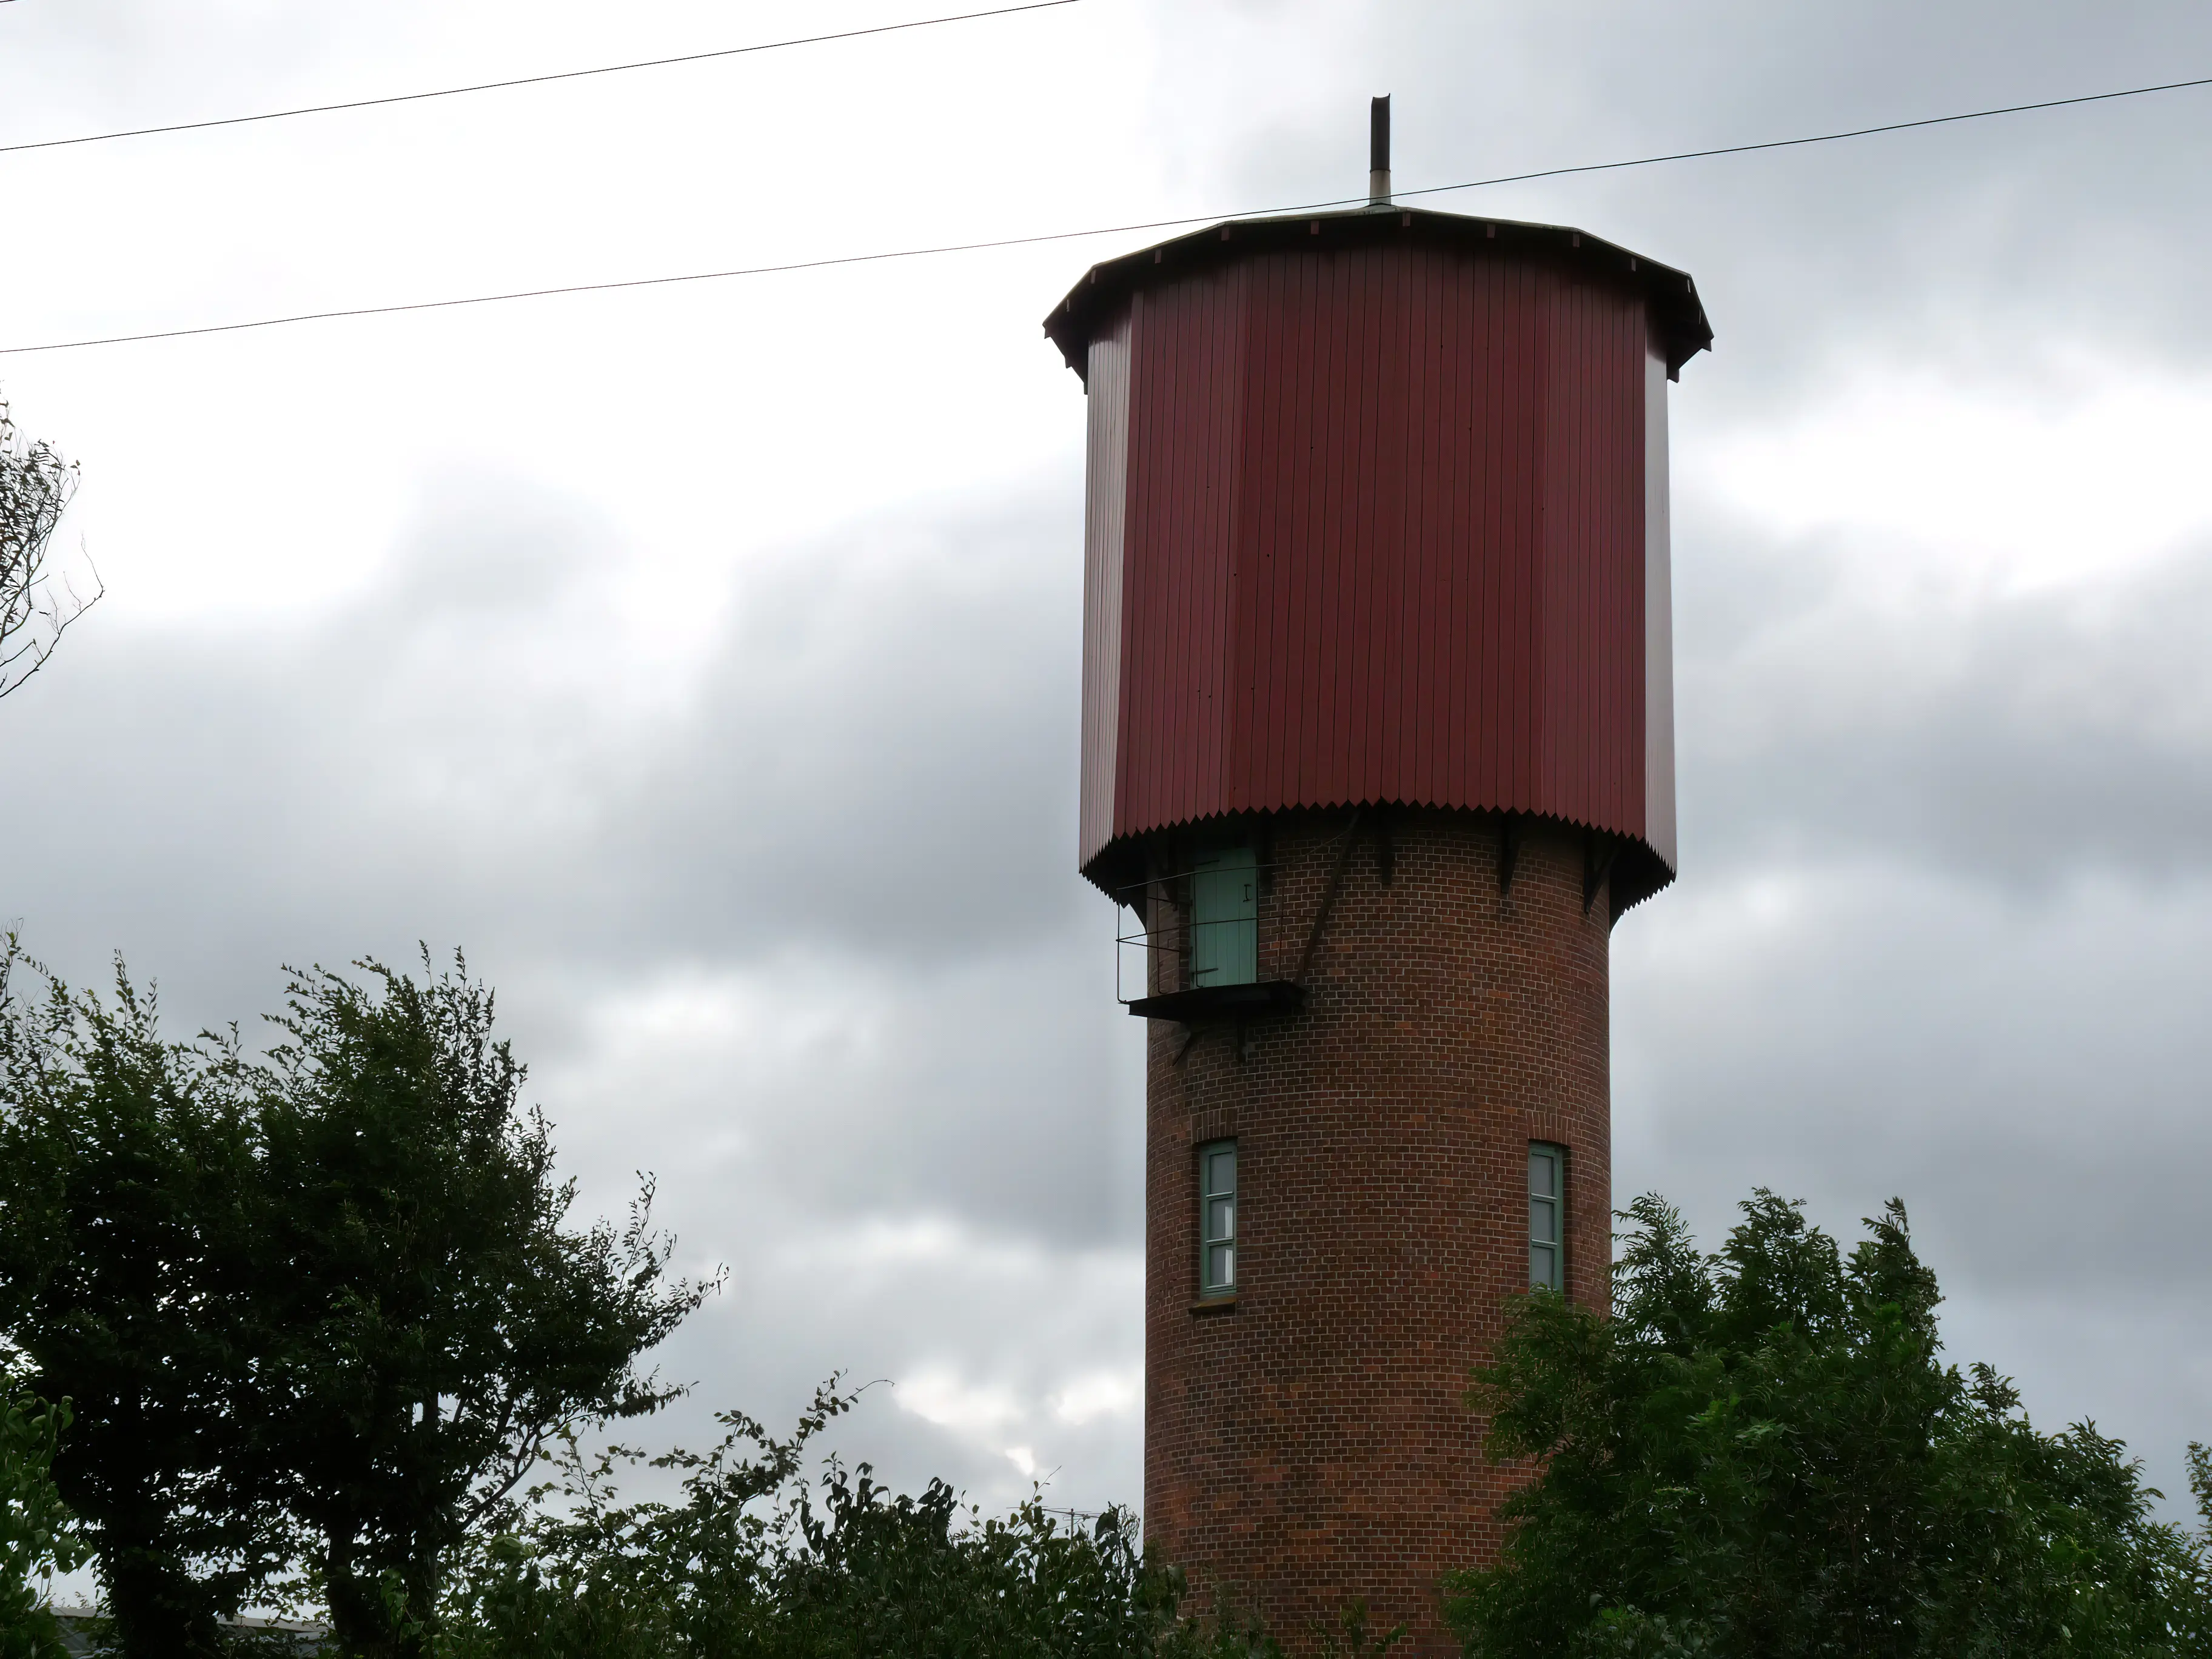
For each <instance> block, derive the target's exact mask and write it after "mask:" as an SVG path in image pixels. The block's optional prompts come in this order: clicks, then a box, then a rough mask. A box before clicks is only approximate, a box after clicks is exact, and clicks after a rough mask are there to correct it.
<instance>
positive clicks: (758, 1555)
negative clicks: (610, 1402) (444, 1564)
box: [440, 1379, 1279, 1659]
mask: <svg viewBox="0 0 2212 1659" xmlns="http://www.w3.org/2000/svg"><path fill="white" fill-rule="evenodd" d="M853 1402H854V1396H853V1395H846V1394H841V1393H839V1392H838V1391H837V1389H836V1384H835V1380H834V1379H833V1380H832V1383H830V1384H829V1385H825V1387H824V1388H823V1389H821V1390H820V1391H819V1392H818V1393H817V1395H816V1396H815V1399H814V1401H813V1404H812V1406H811V1408H810V1410H809V1411H808V1412H807V1413H806V1414H805V1416H804V1417H803V1418H802V1419H801V1420H800V1423H799V1426H798V1428H797V1430H796V1431H794V1432H793V1434H792V1435H791V1436H790V1437H787V1438H782V1439H778V1438H775V1437H771V1436H770V1435H769V1434H768V1433H767V1432H766V1431H764V1430H763V1428H762V1427H761V1425H759V1424H757V1423H756V1422H754V1421H753V1420H752V1419H750V1418H748V1417H746V1416H744V1414H743V1413H738V1412H727V1413H722V1414H721V1418H720V1421H721V1422H722V1424H723V1425H724V1426H725V1428H726V1431H727V1432H726V1435H725V1437H724V1438H723V1439H722V1441H721V1442H720V1443H719V1444H718V1445H717V1446H715V1447H714V1449H712V1450H711V1451H708V1452H705V1453H693V1452H685V1451H675V1452H671V1453H668V1454H665V1455H662V1456H659V1457H655V1458H652V1459H650V1460H646V1459H644V1458H643V1457H642V1456H641V1454H639V1453H637V1452H635V1451H633V1450H629V1449H623V1448H614V1449H609V1450H607V1451H605V1452H603V1453H599V1454H597V1455H586V1454H585V1453H584V1452H583V1451H582V1450H581V1449H580V1447H579V1446H578V1445H577V1444H576V1443H575V1442H574V1441H573V1440H571V1441H569V1442H568V1443H566V1444H565V1445H564V1446H563V1447H562V1449H560V1451H559V1452H558V1454H557V1455H556V1459H555V1468H556V1478H555V1479H554V1480H552V1481H550V1482H549V1483H548V1484H547V1485H546V1486H541V1487H539V1488H538V1489H536V1490H535V1491H533V1492H532V1493H530V1494H529V1495H528V1497H527V1498H526V1499H525V1500H524V1501H523V1502H521V1503H520V1504H517V1505H516V1506H515V1507H514V1509H513V1510H512V1511H511V1512H510V1513H509V1515H508V1516H507V1517H506V1519H507V1527H506V1528H505V1529H504V1530H502V1531H501V1533H500V1534H499V1535H497V1536H496V1537H495V1538H493V1539H491V1540H490V1541H489V1542H487V1543H485V1544H483V1546H482V1547H480V1548H479V1549H478V1550H477V1553H476V1555H475V1556H474V1558H473V1559H472V1560H471V1562H470V1564H469V1565H468V1568H467V1570H466V1571H465V1572H464V1573H463V1574H462V1575H461V1577H460V1582H459V1585H458V1587H457V1589H456V1592H455V1594H454V1595H453V1600H452V1602H451V1604H450V1606H449V1607H448V1608H447V1617H446V1621H445V1623H446V1635H445V1637H444V1638H443V1644H442V1646H441V1649H440V1652H441V1656H442V1659H647V1656H651V1659H863V1656H871V1659H872V1656H877V1655H883V1654H898V1655H900V1656H902V1659H968V1656H974V1655H978V1654H989V1655H992V1656H994V1659H1139V1656H1142V1659H1258V1656H1263V1655H1272V1654H1277V1653H1279V1649H1277V1648H1276V1647H1275V1645H1274V1644H1273V1643H1271V1642H1269V1641H1267V1639H1266V1638H1263V1637H1261V1636H1260V1635H1259V1634H1258V1633H1257V1632H1254V1631H1251V1630H1249V1628H1246V1627H1245V1626H1243V1625H1242V1624H1241V1623H1240V1622H1239V1621H1237V1620H1235V1619H1234V1618H1233V1617H1227V1618H1224V1617H1215V1618H1210V1619H1206V1620H1199V1619H1194V1618H1189V1617H1186V1616H1183V1614H1182V1610H1181V1604H1182V1599H1183V1586H1182V1578H1181V1576H1180V1575H1179V1574H1178V1573H1176V1571H1174V1570H1173V1569H1172V1568H1170V1567H1169V1566H1167V1565H1164V1563H1162V1562H1160V1561H1159V1560H1158V1558H1157V1556H1155V1555H1154V1554H1152V1553H1150V1552H1147V1551H1145V1550H1143V1549H1141V1548H1140V1547H1139V1544H1138V1541H1137V1533H1136V1526H1135V1522H1134V1518H1133V1516H1129V1515H1127V1514H1126V1513H1125V1512H1123V1511H1121V1510H1108V1511H1107V1512H1106V1513H1104V1514H1103V1515H1101V1516H1097V1519H1096V1521H1095V1522H1093V1523H1092V1524H1091V1525H1090V1526H1089V1527H1087V1528H1085V1527H1080V1526H1076V1525H1073V1524H1070V1525H1068V1526H1066V1527H1063V1526H1062V1524H1061V1523H1060V1520H1059V1519H1058V1517H1056V1516H1053V1515H1052V1514H1050V1513H1048V1511H1047V1510H1045V1509H1044V1508H1043V1506H1042V1504H1041V1503H1040V1502H1038V1501H1036V1500H1035V1499H1032V1500H1031V1501H1030V1503H1028V1504H1024V1505H1023V1506H1022V1507H1021V1508H1019V1509H1018V1510H1016V1511H1015V1512H1014V1513H1013V1514H1012V1515H1011V1516H1007V1517H1006V1518H1004V1519H999V1518H986V1517H984V1516H981V1515H980V1514H979V1513H978V1512H977V1511H976V1510H975V1509H973V1508H970V1507H963V1505H962V1504H961V1503H960V1502H959V1500H958V1498H957V1496H956V1495H955V1494H954V1493H953V1492H952V1491H951V1488H950V1487H948V1486H945V1484H944V1483H942V1482H941V1481H933V1482H932V1483H931V1484H930V1486H929V1487H928V1489H927V1491H925V1492H923V1493H922V1494H921V1496H920V1497H918V1498H917V1497H911V1496H901V1495H896V1494H894V1493H892V1492H890V1491H888V1490H887V1489H886V1488H884V1486H881V1485H879V1484H878V1483H877V1482H876V1480H874V1479H873V1478H872V1474H871V1472H870V1471H869V1469H868V1468H866V1466H865V1465H863V1466H862V1467H860V1468H858V1469H848V1468H845V1467H844V1466H843V1465H842V1463H840V1462H837V1461H836V1459H834V1458H831V1459H829V1460H826V1461H825V1462H824V1463H823V1466H822V1468H821V1472H820V1474H819V1476H818V1479H813V1480H810V1478H809V1474H808V1459H807V1445H808V1443H809V1442H810V1441H811V1439H813V1437H815V1436H816V1435H817V1434H818V1433H819V1432H820V1431H822V1429H823V1427H824V1426H825V1425H827V1424H828V1422H829V1419H832V1418H833V1417H836V1416H838V1415H840V1414H841V1413H843V1412H845V1411H847V1410H848V1409H849V1408H850V1407H851V1406H852V1404H853ZM641 1462H647V1463H648V1464H649V1467H651V1468H656V1469H661V1470H665V1471H670V1472H672V1473H675V1474H678V1475H679V1476H680V1486H681V1496H680V1497H678V1498H674V1499H672V1500H670V1501H645V1502H638V1503H629V1504H624V1503H622V1502H619V1501H618V1500H617V1480H618V1477H619V1476H620V1475H621V1474H622V1473H623V1471H624V1470H625V1469H626V1468H631V1467H634V1466H635V1465H637V1464H639V1463H641Z"/></svg>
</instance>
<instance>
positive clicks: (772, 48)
mask: <svg viewBox="0 0 2212 1659" xmlns="http://www.w3.org/2000/svg"><path fill="white" fill-rule="evenodd" d="M1080 3H1081V0H1028V3H1025V4H1023V5H1018V6H1000V7H997V8H995V9H992V10H990V11H963V12H957V13H954V14H953V15H950V16H946V17H917V18H915V19H913V20H912V21H908V22H904V23H878V24H877V25H876V26H875V27H872V28H865V29H841V30H839V31H838V32H837V33H835V34H805V35H800V36H798V37H797V38H795V39H793V40H763V41H762V42H760V43H759V44H758V45H757V46H723V47H720V48H719V49H718V50H716V51H714V52H685V53H684V54H683V55H682V56H681V57H678V58H640V59H638V60H637V61H636V62H635V63H630V64H600V65H599V67H598V68H596V69H580V70H556V71H554V72H553V73H552V74H550V75H520V76H515V77H514V78H513V79H512V80H507V81H480V82H476V83H475V84H473V85H471V86H465V87H440V88H436V89H435V90H433V91H430V92H395V93H392V94H387V95H386V96H384V97H381V98H354V99H349V100H346V101H345V102H343V103H338V104H303V105H301V106H300V107H299V108H297V109H272V110H264V111H263V112H261V113H260V114H258V115H223V116H217V117H216V118H213V119H211V120H206V121H175V122H172V123H170V124H169V125H167V126H159V127H127V128H125V129H123V130H121V131H116V132H88V133H84V134H82V135H81V136H80V137H75V138H35V139H31V140H28V141H27V142H25V143H15V144H0V155H14V154H15V153H17V152H18V151H21V150H31V149H67V148H68V147H70V145H73V144H104V143H107V142H108V140H110V139H112V138H150V137H155V135H157V134H160V133H165V132H202V131H206V130H207V129H208V128H210V127H242V126H248V125H252V123H254V122H257V121H285V120H289V119H290V118H292V117H293V116H295V115H329V114H331V113H333V112H337V111H339V110H349V109H374V108H377V107H378V106H380V105H385V104H416V103H421V102H422V100H425V99H429V98H459V97H460V96H462V95H463V94H466V93H471V92H503V91H505V90H507V88H510V87H538V86H544V84H546V83H547V82H551V81H581V80H585V79H587V78H588V77H590V76H595V75H622V74H624V73H626V72H628V71H629V70H644V69H666V68H668V67H669V66H670V65H671V64H703V63H705V62H707V61H708V59H709V58H743V57H745V56H747V55H748V54H750V53H752V52H780V51H781V50H782V49H783V48H784V47H786V46H821V45H823V44H824V43H825V42H828V41H831V40H859V39H860V38H861V37H862V36H863V35H869V34H897V33H902V32H904V31H906V30H908V29H927V28H934V27H937V26H938V25H939V24H940V23H972V22H975V21H977V20H978V19H981V18H985V17H1010V16H1012V15H1014V14H1015V13H1016V12H1024V11H1050V10H1052V9H1054V8H1055V7H1059V6H1073V5H1078V4H1080Z"/></svg>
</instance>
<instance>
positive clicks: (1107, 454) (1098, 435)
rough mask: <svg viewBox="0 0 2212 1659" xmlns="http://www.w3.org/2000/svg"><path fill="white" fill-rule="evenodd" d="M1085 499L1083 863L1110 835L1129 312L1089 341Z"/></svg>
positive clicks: (1117, 721) (1116, 748)
mask: <svg viewBox="0 0 2212 1659" xmlns="http://www.w3.org/2000/svg"><path fill="white" fill-rule="evenodd" d="M1085 385H1086V386H1089V387H1090V392H1091V406H1090V411H1089V412H1090V421H1089V426H1090V431H1089V434H1088V439H1087V441H1086V443H1085V452H1086V456H1085V489H1084V500H1083V776H1082V787H1081V795H1080V805H1079V808H1078V813H1077V818H1078V824H1079V832H1078V833H1079V842H1080V843H1081V850H1082V858H1083V862H1084V863H1085V864H1088V863H1090V862H1091V860H1092V859H1094V858H1097V856H1098V854H1100V853H1101V852H1103V850H1104V849H1105V847H1106V843H1107V842H1109V841H1111V840H1112V839H1113V836H1114V798H1115V758H1116V757H1117V756H1118V755H1119V754H1120V752H1121V749H1120V738H1121V550H1122V532H1123V520H1124V512H1123V509H1124V507H1125V506H1126V505H1127V496H1128V477H1129V317H1128V313H1127V312H1124V313H1122V314H1121V317H1120V319H1117V320H1116V321H1115V324H1114V325H1113V326H1112V327H1110V328H1108V329H1105V330H1103V331H1100V332H1099V333H1098V334H1097V336H1096V337H1093V338H1092V340H1091V353H1090V362H1089V373H1088V374H1086V375H1085Z"/></svg>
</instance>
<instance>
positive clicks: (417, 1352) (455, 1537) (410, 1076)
mask: <svg viewBox="0 0 2212 1659" xmlns="http://www.w3.org/2000/svg"><path fill="white" fill-rule="evenodd" d="M363 968H364V970H365V973H366V980H365V981H364V982H359V983H357V982H356V981H351V980H349V979H347V978H345V977H343V975H337V974H333V973H328V972H324V971H321V970H317V971H315V972H313V973H309V974H295V975H294V980H293V983H292V985H291V987H290V989H289V999H288V1012H286V1013H285V1014H284V1015H283V1016H282V1017H281V1018H280V1019H279V1022H278V1023H279V1024H281V1025H282V1027H283V1030H284V1032H285V1034H286V1038H287V1040H286V1041H285V1042H283V1044H282V1045H280V1046H279V1047H278V1048H276V1049H274V1050H273V1051H272V1053H271V1054H270V1064H269V1069H268V1072H267V1073H266V1078H267V1083H268V1087H267V1089H266V1091H265V1093H264V1096H263V1097H262V1099H261V1102H260V1105H259V1117H258V1131H259V1136H260V1141H259V1146H260V1155H261V1169H260V1171H259V1174H258V1194H259V1196H258V1230H257V1238H256V1241H255V1249H256V1255H257V1260H258V1261H259V1262H261V1263H262V1264H264V1272H263V1273H261V1274H260V1275H259V1277H258V1280H257V1285H256V1303H257V1308H258V1325H259V1328H260V1329H261V1330H262V1331H263V1332H264V1346H263V1348H262V1351H261V1352H259V1353H258V1355H257V1356H256V1358H257V1367H256V1376H255V1386H256V1390H257V1401H258V1405H257V1412H256V1424H257V1427H256V1433H255V1438H254V1443H253V1446H252V1460H253V1467H254V1468H255V1471H256V1474H257V1478H258V1483H265V1487H266V1489H267V1490H269V1491H271V1492H281V1494H282V1498H283V1504H284V1505H285V1507H286V1509H287V1510H288V1511H289V1513H290V1515H291V1516H293V1517H294V1518H295V1520H296V1521H297V1522H299V1523H300V1524H301V1526H302V1527H304V1528H307V1530H308V1531H309V1532H310V1533H311V1534H313V1538H314V1540H315V1542H314V1545H313V1552H312V1556H311V1560H310V1568H311V1583H313V1586H314V1588H315V1589H318V1590H319V1593H320V1595H321V1597H322V1598H323V1600H324V1601H325V1603H326V1605H327V1607H328V1608H329V1613H330V1617H331V1623H332V1626H333V1627H334V1630H335V1632H336V1634H337V1644H338V1648H339V1650H340V1651H341V1652H342V1653H343V1654H346V1655H349V1656H351V1655H362V1656H372V1655H373V1656H379V1659H381V1656H387V1655H389V1656H400V1655H415V1654H421V1653H423V1652H426V1651H428V1644H429V1643H430V1640H431V1636H432V1632H434V1630H435V1626H436V1614H437V1607H438V1604H439V1601H440V1599H441V1590H442V1588H443V1577H444V1572H445V1570H446V1567H447V1564H448V1562H449V1561H450V1559H451V1558H452V1555H453V1552H454V1551H455V1549H456V1548H457V1547H459V1545H460V1544H461V1542H462V1541H463V1540H464V1538H465V1536H466V1534H468V1531H469V1529H470V1528H471V1527H472V1526H474V1525H476V1524H477V1523H478V1522H480V1521H481V1520H482V1519H483V1517H484V1516H488V1515H489V1514H491V1513H492V1512H493V1511H495V1510H496V1509H497V1508H498V1507H499V1505H500V1504H501V1501H502V1500H503V1499H505V1498H507V1494H508V1493H509V1492H512V1491H513V1488H514V1487H515V1486H516V1485H517V1484H518V1483H519V1482H520V1480H522V1479H523V1477H524V1476H525V1475H526V1473H527V1472H528V1471H529V1469H530V1468H532V1465H533V1464H534V1463H535V1462H537V1460H538V1455H539V1453H540V1451H541V1450H542V1449H544V1447H545V1446H546V1445H547V1444H548V1443H549V1442H550V1439H551V1437H554V1436H555V1435H556V1434H557V1433H559V1432H560V1431H562V1430H563V1429H564V1428H566V1427H568V1425H573V1424H577V1423H598V1422H604V1421H606V1420H608V1419H615V1418H626V1417H633V1416H635V1415H638V1414H640V1413H645V1412H649V1411H652V1410H653V1409H655V1408H656V1407H659V1406H660V1405H661V1404H662V1403H664V1402H665V1401H667V1400H668V1399H670V1398H671V1396H672V1395H674V1394H675V1393H677V1392H678V1390H676V1389H671V1388H669V1387H666V1386H664V1385H663V1384H661V1383H659V1381H658V1380H657V1378H656V1377H654V1376H650V1375H641V1373H640V1372H639V1370H637V1362H638V1358H639V1356H640V1355H641V1354H642V1353H643V1352H645V1351H646V1350H647V1349H649V1348H651V1347H653V1346H654V1345H655V1344H657V1343H659V1341H660V1340H662V1339H663V1338H664V1337H665V1336H666V1335H667V1334H669V1333H670V1332H671V1330H673V1329H674V1328H675V1327H676V1326H677V1325H678V1322H681V1321H682V1320H683V1319H684V1316H686V1315H688V1314H689V1313H690V1312H691V1311H692V1310H694V1309H696V1307H697V1306H698V1305H699V1304H700V1302H701V1300H702V1298H703V1297H705V1296H706V1295H707V1294H708V1291H710V1290H711V1288H712V1285H711V1284H702V1283H694V1282H690V1281H684V1280H672V1279H670V1278H669V1277H668V1275H667V1273H666V1267H667V1263H668V1256H669V1251H670V1249H671V1248H672V1243H671V1241H669V1240H667V1239H665V1238H662V1237H657V1236H656V1235H654V1234H653V1232H652V1231H651V1229H650V1227H649V1225H648V1217H649V1212H650V1207H651V1200H652V1187H651V1183H650V1182H647V1184H646V1186H645V1188H644V1190H643V1192H642V1193H641V1195H640V1196H639V1198H638V1199H637V1200H636V1201H635V1203H634V1204H633V1205H632V1206H631V1210H630V1215H629V1223H628V1225H626V1226H623V1227H621V1228H616V1227H614V1226H611V1225H607V1224H605V1223H601V1224H599V1225H595V1226H593V1227H591V1228H589V1229H586V1230H577V1229H574V1228H573V1227H571V1226H570V1225H568V1213H569V1211H570V1209H571V1207H572V1206H573V1203H574V1195H575V1189H574V1182H562V1181H560V1180H558V1179H557V1178H556V1176H555V1173H554V1152H553V1146H552V1141H551V1138H550V1133H549V1130H548V1127H547V1125H546V1122H545V1120H544V1117H543V1116H542V1115H539V1114H538V1113H537V1112H535V1111H534V1110H526V1109H524V1107H523V1106H522V1103H521V1098H520V1090H521V1086H522V1084H523V1080H524V1076H525V1073H524V1068H523V1066H521V1064H520V1062H519V1061H518V1060H515V1058H514V1056H513V1053H512V1052H511V1050H510V1049H509V1047H508V1045H507V1043H506V1042H504V1041H501V1040H496V1039H495V1037H494V1036H493V1029H492V1028H493V1018H494V1004H493V998H492V996H491V994H490V993H489V991H488V990H486V989H485V988H484V987H483V986H482V985H481V984H479V983H477V982H473V981H470V980H469V979H468V978H467V977H466V974H465V969H463V968H462V967H461V966H460V964H459V958H458V957H457V958H456V965H455V969H454V971H453V972H450V973H435V972H432V971H430V970H429V969H430V964H429V963H428V958H427V957H426V958H425V962H424V968H425V972H424V974H423V975H422V977H421V978H420V979H419V980H418V979H416V978H411V977H410V976H408V975H403V974H398V973H395V972H393V971H392V970H390V969H386V968H384V967H382V966H381V965H380V964H377V963H364V964H363Z"/></svg>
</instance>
